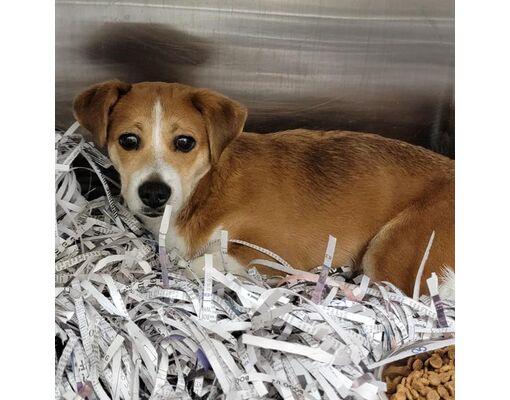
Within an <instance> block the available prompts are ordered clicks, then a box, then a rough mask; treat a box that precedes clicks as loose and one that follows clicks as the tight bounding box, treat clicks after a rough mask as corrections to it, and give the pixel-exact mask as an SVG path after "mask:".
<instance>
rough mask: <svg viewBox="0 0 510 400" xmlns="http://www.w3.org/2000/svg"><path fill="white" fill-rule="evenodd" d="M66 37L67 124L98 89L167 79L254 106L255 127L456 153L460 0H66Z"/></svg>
mask: <svg viewBox="0 0 510 400" xmlns="http://www.w3.org/2000/svg"><path fill="white" fill-rule="evenodd" d="M312 3H313V4H312ZM55 41H56V122H57V126H61V127H64V126H67V125H68V124H70V122H71V121H72V113H71V102H72V99H73V97H74V96H75V95H76V94H77V93H78V92H79V91H80V90H81V89H82V88H83V87H85V86H87V85H89V84H92V83H95V82H98V81H101V80H105V79H111V78H119V79H123V80H126V81H129V82H135V81H141V80H162V81H176V82H181V83H185V84H190V85H194V86H202V87H209V88H212V89H215V90H218V91H220V92H222V93H224V94H226V95H229V96H231V97H233V98H235V99H236V100H238V101H240V102H242V103H244V104H245V105H246V106H247V107H248V109H249V118H248V121H247V125H246V130H249V131H255V132H270V131H276V130H281V129H291V128H300V127H304V128H314V129H350V130H357V131H366V132H374V133H380V134H383V135H386V136H389V137H396V138H401V139H404V140H407V141H410V142H412V143H416V144H420V145H423V146H426V147H430V148H433V149H434V150H436V151H440V152H442V153H444V154H447V155H450V156H453V154H454V147H453V144H454V123H453V121H454V120H453V115H454V111H453V110H454V107H453V104H454V99H453V86H454V2H453V0H428V1H426V2H424V1H410V0H388V1H384V2H383V1H369V0H342V1H334V0H324V1H321V2H318V3H315V2H309V1H303V0H294V1H291V0H284V1H279V2H275V1H269V0H258V1H182V0H181V1H155V0H145V1H133V2H127V1H73V0H69V1H66V0H57V1H56V39H55Z"/></svg>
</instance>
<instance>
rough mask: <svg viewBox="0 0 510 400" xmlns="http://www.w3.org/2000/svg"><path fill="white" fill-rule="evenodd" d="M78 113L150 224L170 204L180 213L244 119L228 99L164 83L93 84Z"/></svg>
mask: <svg viewBox="0 0 510 400" xmlns="http://www.w3.org/2000/svg"><path fill="white" fill-rule="evenodd" d="M74 112H75V116H76V118H77V119H78V121H79V122H80V123H81V124H82V125H83V126H84V127H85V128H87V129H88V130H89V131H91V132H92V133H93V135H94V137H95V139H96V142H97V143H98V144H99V145H102V146H106V147H107V149H108V154H109V156H110V158H111V160H112V162H113V164H114V166H115V168H116V169H117V171H118V172H119V174H120V177H121V184H122V195H123V197H124V199H125V201H126V203H127V205H128V207H129V208H130V210H131V211H132V212H133V213H135V214H136V215H138V216H141V217H142V219H143V220H144V221H145V222H146V223H149V224H150V223H153V222H155V221H154V219H156V220H159V218H161V216H162V214H163V211H164V208H165V205H167V204H170V205H172V208H173V210H174V212H175V213H177V212H178V211H179V210H180V209H181V207H182V206H183V204H184V203H185V202H186V200H187V199H188V198H189V196H190V195H191V193H192V192H193V190H194V188H195V186H196V184H197V183H198V181H199V180H200V179H201V178H202V177H203V176H204V174H206V173H207V171H208V170H209V169H210V168H211V165H212V164H213V163H214V162H216V161H217V160H218V158H219V156H220V154H221V151H222V150H223V148H224V147H225V146H226V145H227V144H228V143H229V142H230V141H231V140H232V139H233V138H234V137H235V136H237V135H238V134H239V133H240V132H241V131H242V127H243V125H244V121H245V119H246V111H245V109H244V107H242V106H241V105H239V104H237V103H236V102H234V101H232V100H230V99H228V98H226V97H223V96H221V95H218V94H216V93H214V92H211V91H209V90H205V89H195V88H191V87H188V86H184V85H179V84H171V83H162V82H145V83H138V84H134V85H129V84H125V83H122V82H119V81H109V82H105V83H102V84H98V85H95V86H93V87H91V88H89V89H88V90H86V91H85V92H83V93H82V94H80V95H79V96H78V97H77V98H76V100H75V103H74ZM175 213H174V215H175Z"/></svg>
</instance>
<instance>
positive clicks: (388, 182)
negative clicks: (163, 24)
mask: <svg viewBox="0 0 510 400" xmlns="http://www.w3.org/2000/svg"><path fill="white" fill-rule="evenodd" d="M89 90H90V89H89ZM155 96H158V97H159V98H160V99H161V104H162V107H163V110H164V113H165V129H164V131H165V135H166V136H165V137H167V138H168V142H169V143H170V142H171V138H172V137H173V136H174V135H177V134H179V132H183V131H185V132H190V133H192V134H193V136H194V137H195V138H196V140H197V147H196V149H195V150H193V151H192V152H190V153H186V154H182V153H175V152H173V151H171V150H170V147H169V150H168V151H166V152H165V160H166V161H167V162H168V163H169V164H170V165H172V166H173V167H174V168H176V169H177V170H178V171H179V174H180V176H181V179H182V181H183V182H187V185H188V189H187V193H188V194H189V195H188V196H187V197H186V202H185V204H184V205H183V207H182V209H181V210H179V215H178V218H177V222H176V230H177V232H178V233H180V235H181V236H182V237H183V238H184V240H185V242H186V243H187V247H188V254H187V255H186V256H188V257H189V256H191V255H193V254H194V253H195V252H196V251H198V250H199V249H201V248H202V247H203V246H204V245H205V244H206V243H207V241H208V240H209V238H210V236H211V234H212V233H213V232H214V231H215V230H216V229H218V228H220V227H222V228H223V229H226V230H228V231H229V235H230V237H231V238H236V239H242V240H246V241H249V242H252V243H254V244H258V245H260V246H263V247H266V248H269V249H271V250H272V251H274V252H276V253H277V254H279V255H280V256H282V257H283V258H284V259H286V260H287V261H288V262H290V263H291V264H292V265H293V266H294V267H296V268H301V269H304V270H308V269H311V268H313V267H316V266H318V265H320V264H321V263H322V261H323V258H324V251H325V247H326V242H327V237H328V234H331V235H333V236H335V237H336V238H337V249H336V253H335V257H334V264H335V265H351V266H354V267H361V268H363V269H364V270H365V272H366V273H367V274H369V275H370V276H371V277H373V278H374V279H377V280H389V281H391V282H393V283H395V284H396V285H398V286H399V287H401V288H402V289H404V290H406V292H407V293H410V292H411V291H412V285H413V283H414V277H415V275H416V271H417V268H418V265H419V263H420V259H421V257H422V255H423V251H424V250H425V247H426V245H427V242H428V239H429V237H430V234H431V232H432V230H435V231H436V239H435V242H434V244H433V247H432V251H431V254H430V258H429V261H428V263H427V267H426V269H425V273H424V277H428V276H429V274H430V272H432V271H436V272H439V271H440V269H441V267H442V266H443V265H444V264H448V265H449V266H451V267H454V162H453V161H451V160H449V159H447V158H445V157H443V156H440V155H437V154H435V153H433V152H431V151H428V150H425V149H423V148H420V147H416V146H412V145H410V144H407V143H403V142H400V141H397V140H392V139H386V138H383V137H380V136H377V135H371V134H362V133H353V132H340V131H331V132H317V131H308V130H295V131H288V132H280V133H274V134H265V135H259V134H253V133H242V134H240V132H241V130H242V126H243V124H244V120H245V118H246V112H245V110H244V108H243V107H242V106H240V105H239V104H237V103H235V102H233V101H230V100H229V99H227V98H225V97H221V96H220V95H218V94H216V93H214V92H209V91H206V90H204V89H195V88H191V87H187V86H183V85H177V84H164V83H142V84H135V85H132V88H131V90H130V91H129V92H128V93H127V94H125V95H124V96H122V97H121V98H120V99H118V101H117V102H116V104H115V107H114V108H113V111H112V112H111V113H110V114H109V124H108V129H107V131H108V144H109V145H108V146H109V149H110V154H111V155H112V159H114V158H115V159H116V161H115V165H116V167H117V168H118V169H119V171H120V174H121V177H124V178H125V177H127V176H129V175H130V174H132V173H134V172H135V171H136V170H137V169H139V168H140V167H141V166H143V165H144V163H146V162H148V159H150V157H151V155H150V153H149V152H148V151H147V152H146V153H144V151H145V150H144V149H141V150H140V151H138V153H139V154H136V155H134V154H133V153H132V152H125V151H124V152H122V151H121V150H122V149H119V148H117V147H118V145H117V144H116V143H117V139H118V136H119V135H120V134H121V133H122V132H126V131H128V132H139V134H140V135H141V137H142V140H147V141H150V140H151V139H150V131H151V127H150V126H149V125H150V124H151V119H150V116H151V105H152V104H153V103H154V98H155ZM75 113H76V115H77V117H78V120H80V118H82V119H86V118H90V117H85V116H84V112H83V111H82V112H81V114H80V112H78V111H76V109H75ZM85 114H86V112H85ZM80 122H81V120H80ZM197 176H199V177H200V179H199V180H198V182H194V181H193V180H194V177H197ZM230 253H231V254H232V255H233V256H234V257H235V258H236V259H237V260H238V261H239V262H240V263H241V264H243V265H246V264H247V263H248V262H249V261H251V260H252V259H254V258H264V257H263V256H262V255H261V254H260V253H257V252H255V251H253V250H251V249H249V248H246V247H242V246H238V245H233V246H231V247H230ZM261 270H263V272H264V273H274V271H272V270H265V269H264V268H263V267H261ZM423 281H424V280H423Z"/></svg>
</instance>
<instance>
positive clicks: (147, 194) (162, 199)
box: [138, 181, 172, 208]
mask: <svg viewBox="0 0 510 400" xmlns="http://www.w3.org/2000/svg"><path fill="white" fill-rule="evenodd" d="M171 194H172V190H171V189H170V187H168V186H167V185H166V184H164V183H163V182H158V181H149V182H145V183H144V184H142V185H141V186H140V187H139V188H138V195H139V196H140V199H141V200H142V202H143V204H145V205H146V206H148V207H150V208H159V207H161V206H163V205H164V204H165V203H166V202H167V200H168V199H169V198H170V195H171Z"/></svg>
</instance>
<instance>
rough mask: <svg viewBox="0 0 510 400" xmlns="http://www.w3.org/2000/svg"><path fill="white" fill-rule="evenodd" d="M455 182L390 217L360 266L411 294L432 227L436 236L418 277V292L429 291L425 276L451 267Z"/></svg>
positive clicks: (365, 271) (439, 272)
mask: <svg viewBox="0 0 510 400" xmlns="http://www.w3.org/2000/svg"><path fill="white" fill-rule="evenodd" d="M454 214H455V212H454V182H453V181H452V182H447V183H445V184H443V185H442V186H440V187H439V188H437V187H436V190H434V191H431V192H430V193H429V194H427V195H426V196H424V197H423V198H421V199H419V200H418V201H416V202H415V203H413V204H412V205H411V206H410V207H408V208H406V209H405V210H404V211H402V212H401V213H400V214H398V215H397V216H396V217H395V218H393V219H392V220H391V221H389V222H388V223H387V224H386V225H385V226H384V227H383V228H382V229H381V230H380V231H379V233H378V234H377V235H376V236H374V238H373V239H372V240H371V241H370V243H369V245H368V247H367V250H366V252H365V255H364V256H363V260H362V263H361V266H362V268H363V271H364V273H365V274H367V275H368V276H369V277H371V278H372V279H375V280H377V281H383V280H384V281H389V282H391V283H393V284H395V285H397V286H398V287H399V288H400V289H403V290H404V291H405V292H406V293H407V294H408V295H411V294H412V291H413V287H414V282H415V278H416V274H417V271H418V267H419V265H420V261H421V259H422V257H423V254H424V252H425V248H426V246H427V243H428V241H429V238H430V235H431V234H432V231H435V239H434V242H433V244H432V248H431V250H430V254H429V258H428V261H427V263H426V264H425V269H424V272H423V275H422V279H421V285H420V293H428V290H427V286H426V279H427V278H428V277H430V274H431V273H432V272H436V273H437V274H438V275H441V272H442V268H443V267H444V266H445V265H448V266H449V267H451V268H454V251H455V248H454V247H455V246H454V235H455V226H454V224H455V221H454V219H455V215H454Z"/></svg>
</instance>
